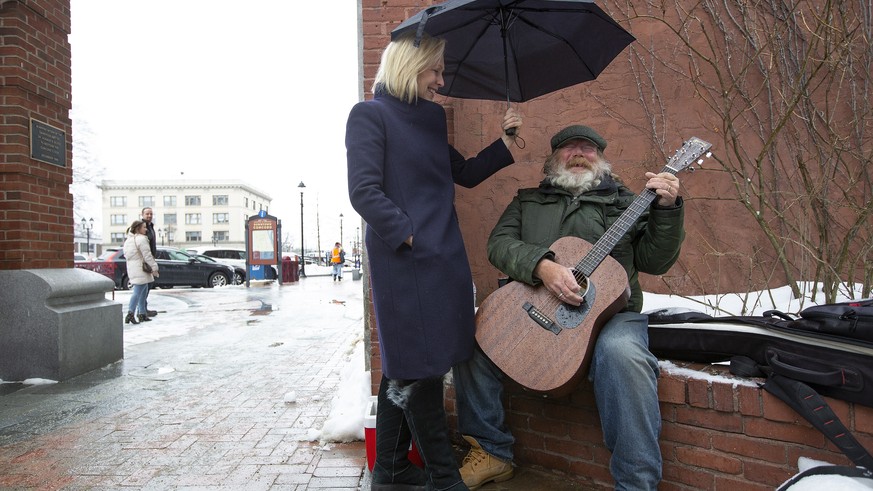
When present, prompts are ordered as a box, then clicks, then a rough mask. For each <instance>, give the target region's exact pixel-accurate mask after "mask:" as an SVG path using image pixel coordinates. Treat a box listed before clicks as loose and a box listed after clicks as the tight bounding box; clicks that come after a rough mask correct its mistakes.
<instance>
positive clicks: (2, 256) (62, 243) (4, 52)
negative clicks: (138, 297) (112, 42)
mask: <svg viewBox="0 0 873 491" xmlns="http://www.w3.org/2000/svg"><path fill="white" fill-rule="evenodd" d="M69 33H70V2H69V0H27V1H23V0H0V223H2V224H3V226H2V228H0V269H4V270H8V269H24V268H63V267H69V266H71V265H72V263H73V229H74V223H73V199H72V195H71V194H70V190H69V186H70V183H71V182H72V168H71V165H72V148H73V146H72V145H73V144H72V124H71V121H70V117H69V111H70V108H71V106H72V98H71V90H72V89H71V75H70V71H71V69H70V44H69V42H68V39H67V36H68V35H69ZM31 119H33V120H36V121H39V122H41V123H45V124H47V125H49V126H52V127H54V128H57V129H58V130H61V131H62V132H63V134H64V135H65V144H66V148H65V149H64V150H63V153H64V155H65V157H64V160H65V165H64V166H63V167H61V166H58V165H55V164H50V163H45V162H41V161H37V160H34V159H32V158H31V157H30V155H31V150H30V144H31V135H30V124H31Z"/></svg>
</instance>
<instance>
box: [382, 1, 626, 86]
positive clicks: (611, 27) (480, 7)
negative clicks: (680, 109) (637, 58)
mask: <svg viewBox="0 0 873 491" xmlns="http://www.w3.org/2000/svg"><path fill="white" fill-rule="evenodd" d="M407 32H415V33H417V36H418V38H419V39H420V38H421V35H422V33H423V32H426V33H428V34H430V35H431V36H434V37H439V38H443V39H445V40H446V53H445V65H446V68H445V73H444V74H443V77H444V79H445V86H444V87H442V89H440V90H439V93H441V94H443V95H446V96H451V97H460V98H465V99H489V100H507V101H514V102H524V101H528V100H530V99H533V98H535V97H539V96H541V95H544V94H548V93H550V92H553V91H556V90H558V89H563V88H565V87H569V86H571V85H576V84H578V83H582V82H586V81H589V80H594V79H595V78H597V76H598V75H599V74H600V72H601V71H603V69H604V68H606V66H607V65H609V63H610V62H611V61H612V60H613V59H614V58H615V57H616V56H618V54H619V53H621V51H622V50H624V48H625V47H627V45H628V44H630V43H631V42H632V41H634V37H633V36H631V35H630V34H629V33H628V32H627V31H625V30H624V29H623V28H622V27H621V26H619V25H618V24H617V23H616V22H615V21H614V20H612V18H611V17H609V16H608V15H607V14H606V13H605V12H603V10H601V9H600V7H598V6H597V5H595V4H594V3H593V2H592V1H591V0H448V1H446V2H443V3H440V4H438V5H434V6H431V7H428V8H426V9H424V10H422V11H421V12H419V13H417V14H416V15H414V16H412V17H410V18H409V19H407V20H406V21H404V22H403V23H402V24H400V25H399V26H397V28H396V29H394V30H393V31H392V32H391V39H397V38H398V37H399V36H400V35H402V34H404V33H407Z"/></svg>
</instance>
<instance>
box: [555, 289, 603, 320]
mask: <svg viewBox="0 0 873 491" xmlns="http://www.w3.org/2000/svg"><path fill="white" fill-rule="evenodd" d="M586 285H587V290H586V291H585V301H584V302H582V305H580V306H578V307H574V306H572V305H568V304H565V303H562V304H561V305H559V306H558V309H557V310H555V321H557V323H558V324H560V325H561V327H563V328H564V329H575V328H577V327H579V326H580V325H581V324H582V322H583V321H584V320H585V317H587V316H588V312H589V311H591V306H592V305H594V297H595V294H596V290H597V289H596V288H594V284H593V283H590V282H586Z"/></svg>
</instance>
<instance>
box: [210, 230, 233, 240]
mask: <svg viewBox="0 0 873 491" xmlns="http://www.w3.org/2000/svg"><path fill="white" fill-rule="evenodd" d="M212 240H213V241H215V242H227V241H229V240H230V232H228V231H227V230H221V231H215V232H212Z"/></svg>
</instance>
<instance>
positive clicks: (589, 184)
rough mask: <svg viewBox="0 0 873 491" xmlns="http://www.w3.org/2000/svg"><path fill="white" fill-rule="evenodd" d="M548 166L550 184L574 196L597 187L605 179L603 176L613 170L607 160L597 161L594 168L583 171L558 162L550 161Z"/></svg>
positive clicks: (547, 178)
mask: <svg viewBox="0 0 873 491" xmlns="http://www.w3.org/2000/svg"><path fill="white" fill-rule="evenodd" d="M546 168H547V169H548V171H549V172H548V175H547V176H546V180H547V181H548V182H549V184H551V185H552V186H555V187H557V188H561V189H564V190H566V191H568V192H570V193H572V194H573V196H579V195H580V194H582V193H585V192H587V191H590V190H591V189H593V188H595V187H597V186H598V185H599V184H600V183H601V181H602V180H603V176H605V175H606V174H608V173H609V172H610V170H611V167H610V165H609V162H607V161H605V160H601V161H600V162H597V163H596V164H595V168H594V169H593V170H586V171H585V172H581V173H580V172H573V171H570V170H569V169H566V168H565V167H563V166H562V165H560V164H557V163H556V162H548V163H547V164H546Z"/></svg>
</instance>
